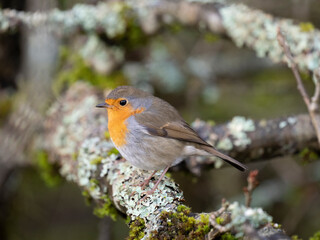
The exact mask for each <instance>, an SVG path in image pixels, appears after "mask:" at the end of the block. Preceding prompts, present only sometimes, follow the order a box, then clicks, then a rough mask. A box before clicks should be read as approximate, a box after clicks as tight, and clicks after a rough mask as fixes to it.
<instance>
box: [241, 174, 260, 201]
mask: <svg viewBox="0 0 320 240" xmlns="http://www.w3.org/2000/svg"><path fill="white" fill-rule="evenodd" d="M258 174H259V171H258V170H253V171H250V173H249V176H248V178H247V181H248V186H247V187H244V188H243V192H244V195H245V198H246V206H247V207H250V205H251V200H252V192H253V190H254V189H255V188H256V187H257V186H258V185H259V182H258V180H257V176H258Z"/></svg>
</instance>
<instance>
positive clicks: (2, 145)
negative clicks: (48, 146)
mask: <svg viewBox="0 0 320 240" xmlns="http://www.w3.org/2000/svg"><path fill="white" fill-rule="evenodd" d="M53 2H54V1H47V2H46V4H43V2H42V1H30V3H29V4H28V5H29V6H30V10H31V11H33V10H39V9H41V7H44V8H43V9H42V10H46V9H50V8H52V7H53V6H54V5H53ZM22 39H23V51H24V57H23V64H22V65H23V69H22V70H21V75H20V81H19V94H18V95H17V96H16V98H15V102H14V104H13V105H14V106H13V108H14V112H13V113H12V114H11V115H10V117H9V119H8V121H7V122H6V123H5V124H4V126H3V127H2V129H1V133H0V134H1V139H0V153H1V156H0V165H1V167H0V185H1V184H2V181H3V180H4V179H3V178H4V176H6V172H7V171H10V169H11V168H12V167H16V166H22V165H25V164H30V162H28V160H29V159H28V157H27V155H26V154H27V153H26V152H25V151H26V149H27V148H28V147H29V146H30V144H32V139H33V137H34V135H35V133H38V131H39V130H40V129H41V128H42V121H43V116H44V113H45V110H46V109H47V107H48V104H49V102H50V100H52V93H51V86H52V76H53V74H54V71H55V68H56V60H57V53H58V42H57V39H56V38H55V37H53V35H52V32H49V31H48V30H47V27H46V26H45V25H42V26H39V28H36V29H32V30H31V29H29V28H24V31H23V37H22Z"/></svg>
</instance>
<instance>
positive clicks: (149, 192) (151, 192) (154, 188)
mask: <svg viewBox="0 0 320 240" xmlns="http://www.w3.org/2000/svg"><path fill="white" fill-rule="evenodd" d="M169 168H170V166H168V167H166V168H165V169H164V170H163V172H162V174H161V176H160V178H159V180H158V181H157V183H156V185H154V187H153V188H152V189H151V190H149V191H147V195H149V194H153V193H154V191H155V190H156V189H157V187H158V185H159V183H160V181H161V180H162V178H163V177H164V175H165V174H166V172H167V171H168V170H169Z"/></svg>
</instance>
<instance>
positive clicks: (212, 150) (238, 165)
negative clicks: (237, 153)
mask: <svg viewBox="0 0 320 240" xmlns="http://www.w3.org/2000/svg"><path fill="white" fill-rule="evenodd" d="M202 149H203V150H205V151H207V152H208V153H211V154H212V155H215V156H217V157H219V158H221V159H223V160H224V161H226V162H227V163H229V164H230V165H232V166H233V167H235V168H237V169H239V170H240V171H245V170H247V169H248V168H247V167H246V166H245V165H244V164H242V163H240V162H239V161H237V160H235V159H233V158H232V157H229V156H227V155H225V154H223V153H221V152H219V151H218V150H216V149H215V148H213V147H210V146H202Z"/></svg>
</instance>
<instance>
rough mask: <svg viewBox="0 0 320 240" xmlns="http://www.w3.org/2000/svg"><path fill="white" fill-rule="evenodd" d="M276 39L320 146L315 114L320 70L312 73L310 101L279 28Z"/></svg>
mask: <svg viewBox="0 0 320 240" xmlns="http://www.w3.org/2000/svg"><path fill="white" fill-rule="evenodd" d="M277 38H278V42H279V44H280V46H281V47H282V48H283V50H284V53H285V55H286V57H287V59H288V63H289V65H290V67H291V69H292V72H293V74H294V76H295V78H296V80H297V84H298V90H299V92H300V94H301V96H302V98H303V100H304V103H305V104H306V106H307V109H308V112H309V115H310V118H311V121H312V124H313V126H314V129H315V131H316V134H317V138H318V142H319V145H320V121H317V119H316V114H317V112H318V102H319V96H320V93H319V92H320V82H319V76H318V74H319V71H320V70H319V69H318V71H314V74H313V76H314V82H315V85H316V87H315V93H314V96H313V97H312V99H310V97H309V95H308V93H307V91H306V89H305V87H304V85H303V82H302V80H301V77H300V74H299V71H298V68H297V65H296V63H295V61H294V59H293V57H292V54H291V51H290V48H289V46H288V44H287V41H286V39H285V37H284V36H283V34H282V32H281V29H280V28H278V34H277ZM318 65H319V64H318Z"/></svg>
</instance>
